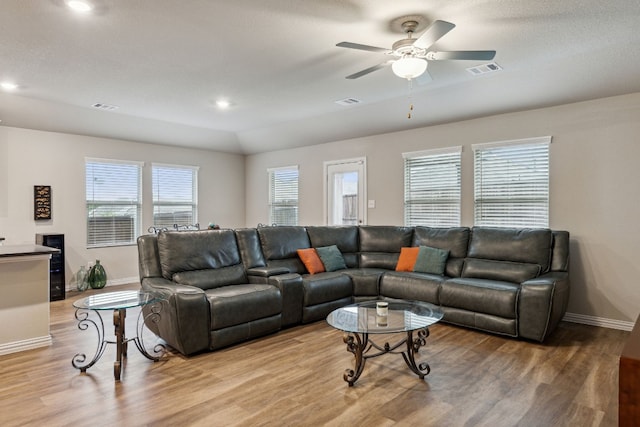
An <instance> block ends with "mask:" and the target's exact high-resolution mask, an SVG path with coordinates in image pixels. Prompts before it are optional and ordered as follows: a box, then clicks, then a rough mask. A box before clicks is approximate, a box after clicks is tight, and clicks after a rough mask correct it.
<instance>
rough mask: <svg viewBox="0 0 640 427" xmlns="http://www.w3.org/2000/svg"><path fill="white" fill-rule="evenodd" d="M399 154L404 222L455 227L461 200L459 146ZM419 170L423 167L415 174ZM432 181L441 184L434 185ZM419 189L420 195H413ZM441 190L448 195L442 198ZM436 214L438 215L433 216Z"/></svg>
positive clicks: (457, 221)
mask: <svg viewBox="0 0 640 427" xmlns="http://www.w3.org/2000/svg"><path fill="white" fill-rule="evenodd" d="M402 157H403V162H404V166H403V171H404V205H403V209H404V212H403V216H404V225H405V226H417V225H419V226H427V227H459V226H460V222H461V201H462V146H454V147H447V148H438V149H432V150H423V151H413V152H408V153H402ZM420 169H423V170H424V173H421V174H419V173H418V172H419V171H420ZM447 169H451V171H448V170H447ZM433 182H438V183H440V184H441V185H440V186H434V185H433V184H432V183H433ZM430 186H431V188H429V187H430ZM414 187H416V188H414ZM420 187H422V188H420ZM420 192H422V197H419V196H418V194H417V193H420ZM429 193H432V194H433V195H430V194H429ZM443 193H444V194H447V195H448V197H447V198H444V199H443V197H442V194H443ZM425 195H426V196H427V197H425ZM420 211H423V212H422V213H420ZM438 211H440V212H441V213H438ZM436 213H438V214H437V215H435V214H436ZM429 215H432V216H433V217H432V219H431V220H426V217H427V216H429Z"/></svg>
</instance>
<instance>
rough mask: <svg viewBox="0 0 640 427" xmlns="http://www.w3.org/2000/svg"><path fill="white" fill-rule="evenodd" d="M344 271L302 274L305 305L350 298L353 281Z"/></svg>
mask: <svg viewBox="0 0 640 427" xmlns="http://www.w3.org/2000/svg"><path fill="white" fill-rule="evenodd" d="M344 271H345V270H342V271H335V272H325V273H317V274H314V275H304V276H302V289H303V293H304V298H303V303H302V305H303V307H308V306H310V305H316V304H322V303H325V302H329V301H335V300H339V299H342V298H350V297H351V296H352V295H353V283H352V282H351V278H350V277H349V276H348V275H346V274H345V273H344Z"/></svg>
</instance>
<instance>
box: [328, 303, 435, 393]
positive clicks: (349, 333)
mask: <svg viewBox="0 0 640 427" xmlns="http://www.w3.org/2000/svg"><path fill="white" fill-rule="evenodd" d="M379 303H383V304H381V305H384V303H387V307H380V306H378V304H379ZM442 316H443V313H442V311H441V310H440V309H439V308H438V307H437V306H435V305H433V304H429V303H426V302H419V301H401V300H394V301H365V302H359V303H356V304H351V305H348V306H345V307H341V308H338V309H336V310H334V311H332V312H331V313H329V316H327V323H329V325H331V326H332V327H334V328H336V329H339V330H341V331H343V332H344V337H343V340H344V342H345V344H347V351H349V352H350V353H353V355H354V357H355V368H354V369H346V370H345V373H344V375H343V378H344V380H345V381H346V382H348V383H349V386H353V384H354V383H355V382H356V381H357V380H358V378H360V375H361V374H362V370H363V369H364V365H365V361H366V360H367V359H370V358H373V357H377V356H380V355H383V354H386V353H393V354H402V357H403V358H404V361H405V363H406V364H407V366H408V367H409V369H411V370H412V371H413V372H414V373H415V374H416V375H418V376H419V377H420V379H423V378H424V376H425V375H427V374H429V372H430V371H431V368H430V367H429V364H427V363H425V362H423V363H416V360H415V355H416V353H418V351H419V350H420V347H422V346H424V345H425V344H426V339H427V337H428V336H429V326H431V325H433V324H434V323H437V322H438V321H440V320H441V319H442ZM398 333H402V334H405V336H404V337H403V338H402V339H400V341H398V342H396V343H395V344H389V343H388V342H385V343H384V344H383V345H378V344H376V343H375V342H373V341H372V340H371V339H370V337H369V335H370V334H398ZM402 346H404V348H403V349H402V348H401V347H402ZM396 350H398V351H396Z"/></svg>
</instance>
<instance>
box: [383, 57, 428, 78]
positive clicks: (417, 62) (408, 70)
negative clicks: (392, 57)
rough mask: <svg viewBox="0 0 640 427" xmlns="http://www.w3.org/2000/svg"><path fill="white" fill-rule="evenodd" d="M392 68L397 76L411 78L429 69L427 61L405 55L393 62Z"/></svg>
mask: <svg viewBox="0 0 640 427" xmlns="http://www.w3.org/2000/svg"><path fill="white" fill-rule="evenodd" d="M391 69H392V70H393V73H394V74H395V75H396V76H398V77H401V78H403V79H407V80H411V79H415V78H416V77H418V76H421V75H422V74H424V72H425V71H427V61H426V60H424V59H421V58H416V57H414V56H404V57H402V58H400V59H398V60H397V61H395V62H394V63H393V64H391Z"/></svg>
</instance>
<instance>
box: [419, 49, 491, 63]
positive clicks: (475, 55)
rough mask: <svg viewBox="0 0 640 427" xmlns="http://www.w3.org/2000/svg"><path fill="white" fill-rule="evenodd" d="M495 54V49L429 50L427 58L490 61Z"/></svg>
mask: <svg viewBox="0 0 640 427" xmlns="http://www.w3.org/2000/svg"><path fill="white" fill-rule="evenodd" d="M495 56H496V51H495V50H454V51H452V52H429V53H428V54H427V59H434V60H437V61H439V60H443V59H461V60H464V61H491V60H492V59H493V58H494V57H495Z"/></svg>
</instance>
